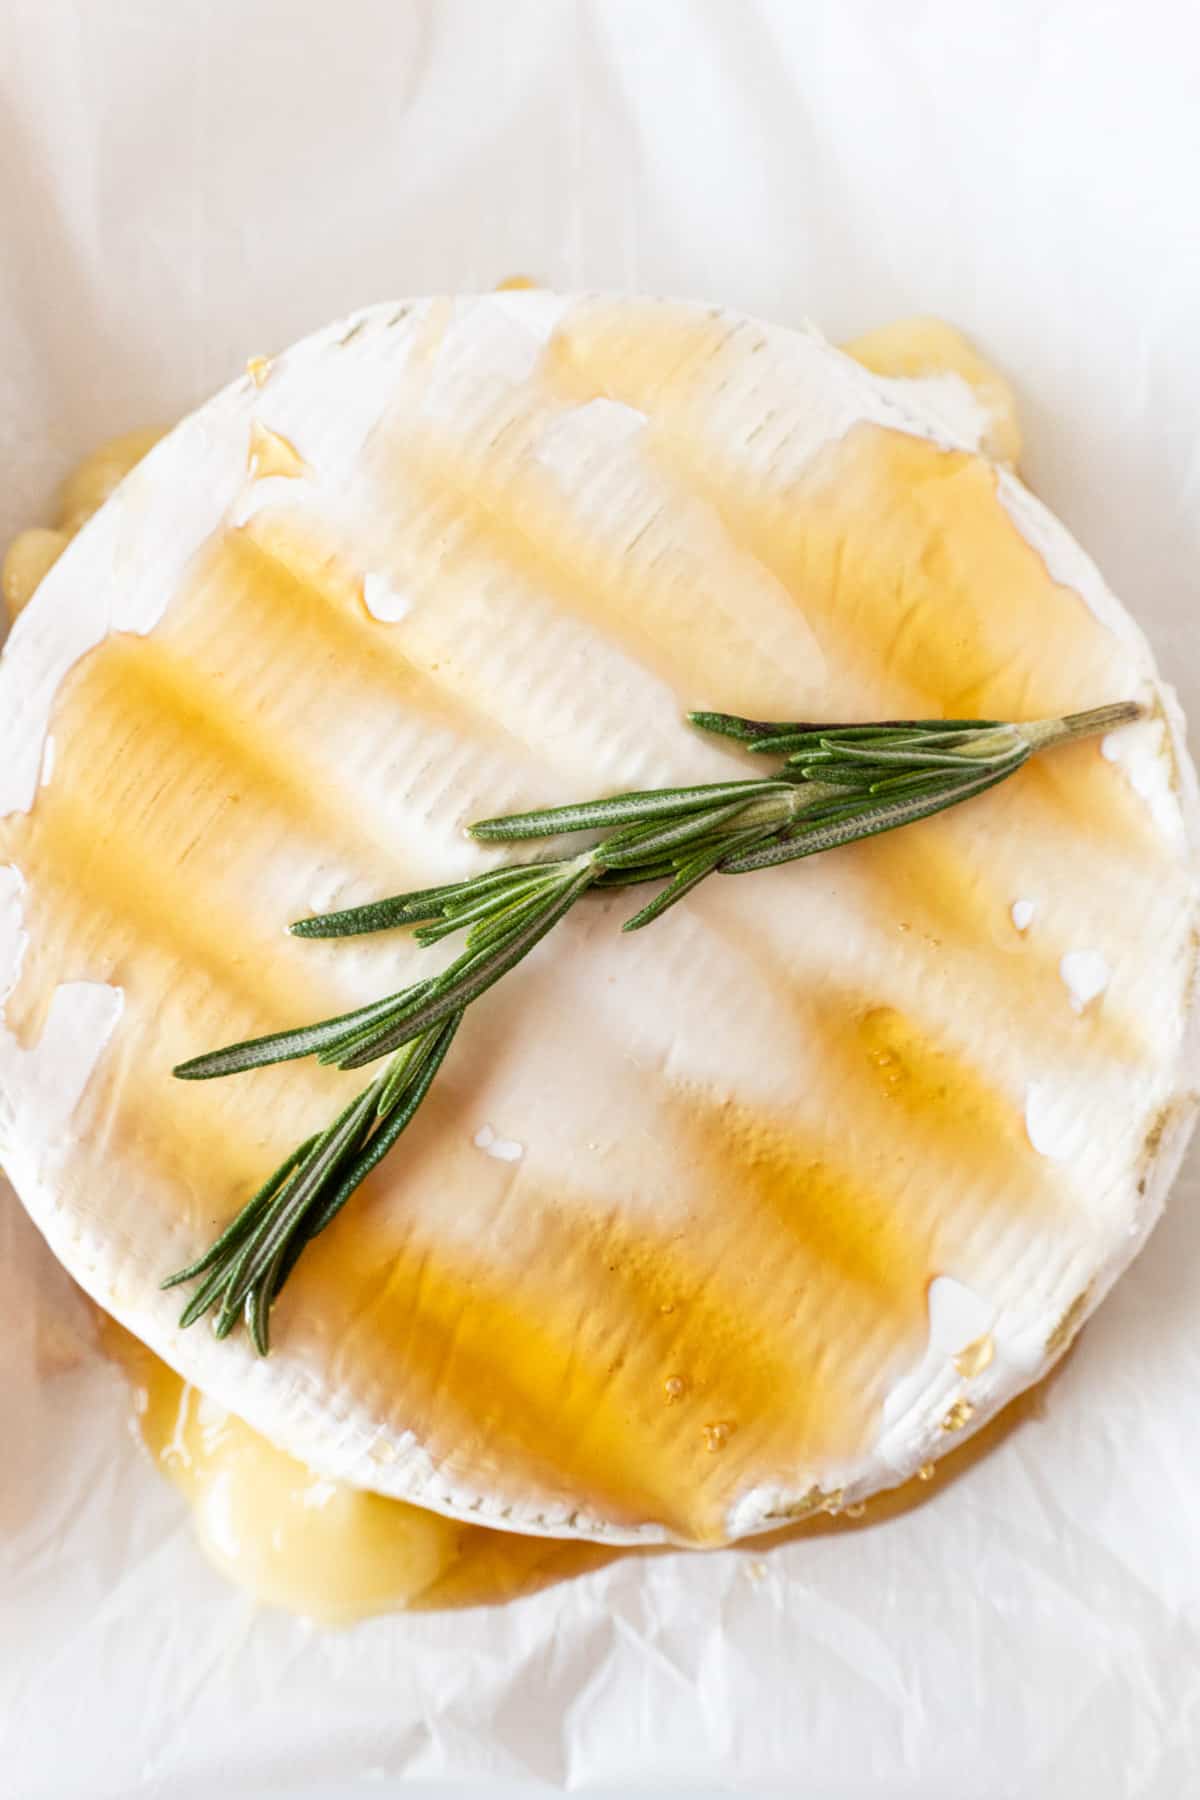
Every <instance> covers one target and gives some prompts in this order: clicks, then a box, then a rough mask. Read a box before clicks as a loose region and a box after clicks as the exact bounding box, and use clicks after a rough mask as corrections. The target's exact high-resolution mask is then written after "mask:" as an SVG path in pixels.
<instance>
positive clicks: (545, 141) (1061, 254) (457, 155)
mask: <svg viewBox="0 0 1200 1800" xmlns="http://www.w3.org/2000/svg"><path fill="white" fill-rule="evenodd" d="M1198 68H1200V32H1198V29H1197V15H1196V13H1195V11H1194V8H1193V7H1192V5H1191V4H1190V0H1178V3H1176V4H1172V3H1171V0H1139V3H1138V4H1137V5H1136V6H1128V5H1126V4H1123V3H1121V4H1110V3H1106V0H1060V3H1057V4H1055V3H1053V0H1008V4H1007V5H1006V6H1004V7H1003V8H1000V7H990V6H989V7H985V6H983V5H972V4H965V5H964V4H962V3H961V0H926V3H925V4H920V5H918V4H916V3H915V0H914V3H911V4H906V3H903V0H881V3H880V4H871V3H866V0H826V3H821V0H775V3H774V4H771V3H768V0H758V3H755V0H590V3H588V0H579V3H578V4H572V3H571V0H425V3H422V0H336V3H328V4H316V3H315V0H307V3H306V0H172V3H170V4H167V3H165V0H108V3H107V4H101V3H100V0H74V3H72V0H3V3H2V4H0V220H2V222H3V234H2V238H0V370H2V374H3V383H2V387H0V394H2V396H3V403H2V404H0V472H2V475H3V479H2V480H0V537H7V535H8V534H9V533H10V532H11V531H12V530H14V529H15V528H16V527H18V526H20V525H24V524H26V523H30V522H33V521H35V520H36V519H38V518H39V517H41V516H43V515H44V512H45V509H46V507H47V504H48V500H49V497H50V494H51V492H52V490H53V487H54V484H55V483H56V481H57V480H58V479H59V477H60V476H61V475H62V474H63V473H64V471H65V470H66V469H67V467H68V466H69V465H70V464H71V462H72V460H73V459H74V458H75V457H77V456H78V455H79V454H81V453H83V452H84V451H86V450H87V449H88V448H90V447H91V446H92V445H93V444H94V443H96V442H97V441H98V440H99V439H100V438H102V437H104V436H106V435H109V434H110V433H112V432H115V431H118V430H123V429H126V428H128V427H131V426H134V425H141V424H145V423H148V422H153V421H156V420H168V421H169V420H172V419H174V418H175V417H176V416H177V415H178V414H179V413H181V412H182V411H183V410H185V409H186V408H188V407H189V406H191V405H192V404H194V403H195V402H196V401H198V400H199V399H201V398H202V397H203V396H204V395H205V394H206V393H207V392H209V391H210V390H211V389H213V388H215V387H216V386H218V385H219V384H220V383H222V382H223V381H225V380H226V379H227V378H228V377H229V376H230V375H231V374H232V373H233V372H234V371H235V370H236V369H237V368H238V367H239V366H240V364H241V363H242V361H243V360H244V358H245V357H246V356H247V355H248V354H250V353H252V352H260V351H270V350H272V349H274V348H276V347H278V346H280V345H282V344H284V343H286V342H288V341H290V340H291V339H293V338H295V337H296V336H298V335H299V334H300V333H302V332H303V331H305V330H306V329H307V328H309V327H312V326H315V325H317V324H319V323H320V322H321V321H322V320H324V319H325V318H327V317H332V316H334V315H336V314H338V313H341V312H345V311H347V310H349V309H350V308H352V307H353V306H355V305H358V304H361V303H363V302H366V301H370V300H375V299H380V298H384V297H387V296H389V295H406V294H412V293H420V292H425V291H429V290H434V289H467V288H473V287H488V286H491V285H492V284H493V283H494V282H495V281H496V280H498V279H499V278H501V277H502V276H504V275H506V274H511V273H514V272H517V271H527V272H529V273H532V274H534V275H537V276H539V277H541V278H543V279H544V280H546V281H548V282H550V283H553V284H554V285H557V286H561V287H565V288H581V287H617V288H638V289H643V290H647V291H657V292H669V293H673V294H681V295H692V296H703V297H708V298H711V299H713V300H719V301H723V302H727V303H730V304H733V305H737V306H741V307H744V308H746V309H747V310H750V311H756V312H759V313H762V314H765V315H768V316H770V317H773V318H778V319H782V320H785V321H795V320H798V319H800V318H802V317H804V316H810V317H812V318H814V319H816V320H817V321H818V322H819V323H820V324H821V325H822V326H823V327H824V328H825V329H826V330H827V331H828V332H829V334H830V335H831V336H833V337H835V338H837V337H843V336H850V335H852V334H854V333H855V332H858V331H861V330H863V329H866V328H867V327H869V326H873V325H876V324H880V323H883V322H884V321H886V320H888V319H890V318H892V317H895V316H898V315H902V314H905V313H913V312H935V313H940V314H942V315H943V316H945V317H947V318H949V319H951V320H952V321H954V322H956V323H958V324H959V325H961V326H962V327H964V328H965V329H966V330H967V331H969V332H970V333H971V334H972V335H973V336H975V337H976V339H977V340H978V341H979V343H980V345H981V346H982V347H983V348H984V349H985V351H986V352H988V353H989V354H990V355H991V356H992V357H994V358H995V359H996V360H997V361H998V362H999V363H1000V365H1001V366H1002V367H1004V368H1005V369H1007V370H1008V371H1009V372H1010V373H1011V374H1012V375H1013V376H1014V377H1015V379H1016V382H1017V386H1018V390H1019V393H1020V396H1021V400H1022V406H1023V413H1024V419H1025V424H1026V431H1027V440H1028V446H1027V453H1026V456H1025V465H1024V466H1025V469H1026V472H1027V474H1028V477H1029V479H1030V481H1031V482H1032V485H1033V486H1034V487H1035V488H1036V489H1038V491H1040V493H1041V494H1042V495H1043V496H1044V498H1046V499H1047V500H1048V501H1049V502H1050V504H1051V505H1052V506H1053V507H1054V508H1055V509H1056V510H1057V511H1059V512H1060V513H1061V514H1062V515H1063V516H1064V517H1065V518H1066V519H1067V520H1068V522H1069V523H1070V524H1071V525H1072V526H1073V528H1074V529H1075V531H1076V532H1077V534H1078V535H1079V536H1080V537H1081V538H1082V540H1083V542H1084V543H1085V544H1086V545H1087V546H1088V547H1089V549H1090V550H1091V551H1092V552H1093V554H1094V555H1095V556H1096V557H1097V559H1098V561H1099V562H1100V564H1101V566H1102V567H1103V568H1104V570H1105V572H1106V573H1107V575H1108V576H1109V578H1110V580H1111V581H1112V583H1113V585H1114V586H1115V587H1116V589H1117V591H1118V592H1119V593H1120V594H1121V595H1122V596H1123V597H1124V598H1125V600H1126V601H1127V603H1128V604H1129V605H1130V606H1131V607H1132V609H1133V610H1134V611H1135V612H1136V613H1137V614H1138V616H1139V617H1140V618H1141V619H1142V621H1143V623H1144V624H1145V625H1146V627H1147V629H1148V631H1149V633H1150V636H1151V638H1152V640H1153V641H1154V643H1155V646H1156V648H1157V651H1158V653H1159V656H1160V658H1161V660H1162V662H1163V664H1164V666H1165V667H1166V669H1167V671H1168V672H1169V673H1170V675H1171V676H1172V678H1173V679H1174V680H1175V682H1176V683H1177V685H1178V687H1179V689H1180V691H1181V694H1182V697H1183V699H1184V703H1185V705H1186V706H1188V707H1189V709H1190V711H1191V713H1192V716H1193V718H1197V719H1200V628H1198V625H1197V601H1198V597H1200V575H1198V571H1200V431H1198V422H1200V351H1198V348H1197V344H1198V337H1197V320H1200V201H1198V198H1197V174H1198V171H1200V107H1198V105H1197V95H1198V88H1197V83H1198V79H1200V78H1198V76H1197V69H1198ZM1198 1205H1200V1163H1198V1162H1197V1159H1196V1157H1195V1155H1193V1157H1192V1159H1191V1160H1190V1162H1189V1164H1188V1167H1187V1169H1186V1171H1185V1173H1184V1176H1183V1178H1182V1179H1181V1180H1180V1182H1179V1184H1178V1187H1177V1189H1176V1192H1175V1196H1174V1200H1173V1203H1172V1206H1171V1209H1170V1211H1169V1213H1168V1216H1167V1218H1166V1220H1165V1222H1164V1223H1163V1224H1162V1226H1160V1228H1159V1230H1158V1232H1157V1233H1156V1235H1155V1237H1154V1238H1153V1240H1152V1242H1151V1244H1150V1247H1149V1248H1148V1250H1147V1251H1146V1252H1145V1254H1144V1255H1143V1256H1142V1258H1141V1260H1140V1261H1139V1263H1138V1264H1137V1266H1136V1267H1135V1268H1134V1269H1133V1271H1132V1272H1131V1273H1130V1274H1129V1275H1128V1276H1127V1277H1126V1279H1125V1280H1124V1281H1123V1282H1122V1283H1121V1285H1120V1286H1119V1288H1118V1290H1117V1292H1116V1293H1115V1295H1114V1296H1113V1297H1112V1299H1111V1300H1110V1301H1109V1302H1108V1303H1107V1304H1106V1306H1105V1307H1104V1308H1103V1310H1102V1313H1101V1315H1100V1316H1099V1317H1098V1318H1097V1319H1096V1321H1095V1322H1094V1323H1093V1324H1092V1325H1091V1326H1089V1328H1088V1329H1087V1331H1086V1332H1085V1334H1084V1338H1083V1341H1082V1342H1081V1344H1080V1346H1079V1348H1078V1350H1077V1351H1076V1353H1075V1354H1074V1356H1073V1357H1072V1359H1071V1361H1070V1363H1069V1365H1068V1366H1067V1368H1066V1369H1065V1370H1064V1372H1063V1374H1062V1375H1061V1377H1060V1378H1059V1379H1058V1380H1056V1381H1055V1382H1054V1384H1053V1385H1052V1387H1051V1389H1050V1391H1049V1394H1048V1396H1047V1404H1046V1410H1045V1415H1044V1416H1043V1417H1041V1418H1033V1419H1030V1420H1028V1421H1027V1422H1026V1423H1025V1424H1023V1425H1022V1426H1021V1427H1020V1428H1019V1429H1018V1430H1017V1431H1016V1432H1015V1433H1013V1434H1012V1435H1011V1436H1010V1437H1009V1438H1008V1440H1007V1441H1006V1442H1005V1443H1004V1444H1003V1445H1001V1447H1000V1448H999V1449H997V1450H996V1451H995V1453H994V1454H992V1455H991V1456H990V1457H988V1458H987V1459H985V1460H984V1461H982V1462H980V1463H979V1464H978V1465H977V1466H975V1467H974V1468H973V1469H971V1470H970V1471H969V1472H968V1473H967V1474H966V1475H964V1476H963V1477H962V1478H961V1479H959V1480H957V1481H954V1482H951V1483H946V1484H942V1485H940V1486H939V1484H936V1483H935V1484H934V1489H935V1491H934V1493H933V1497H932V1498H931V1500H930V1502H929V1503H928V1504H927V1505H926V1506H924V1507H922V1508H920V1509H919V1510H917V1511H915V1512H912V1513H910V1514H908V1515H906V1516H905V1517H902V1518H899V1519H897V1520H895V1521H893V1522H891V1523H889V1524H887V1525H880V1526H877V1527H873V1528H870V1529H865V1530H860V1531H857V1532H854V1533H847V1534H844V1535H836V1536H829V1537H823V1538H815V1539H812V1540H810V1541H807V1542H802V1543H796V1544H792V1545H790V1546H788V1547H787V1548H783V1549H776V1550H772V1551H770V1552H768V1553H766V1554H765V1555H764V1556H763V1557H762V1558H761V1559H757V1558H755V1557H753V1556H747V1555H744V1554H717V1555H711V1556H706V1557H699V1556H692V1557H683V1556H671V1557H663V1558H660V1559H656V1560H653V1561H649V1562H636V1561H635V1562H624V1563H621V1562H618V1563H615V1564H613V1565H612V1566H610V1567H609V1568H607V1569H604V1570H602V1571H600V1572H599V1573H597V1574H594V1575H592V1576H590V1577H587V1578H586V1579H582V1580H579V1581H576V1582H574V1583H571V1584H565V1585H562V1586H559V1587H556V1588H553V1589H551V1590H549V1591H547V1592H544V1593H542V1594H540V1595H538V1596H536V1597H533V1598H530V1599H527V1600H524V1601H521V1602H519V1603H517V1604H515V1605H513V1606H510V1607H508V1608H505V1609H498V1610H491V1611H483V1610H480V1611H474V1612H466V1613H456V1614H448V1615H440V1616H411V1617H398V1618H392V1619H385V1620H379V1621H375V1622H373V1623H370V1624H367V1625H364V1626H361V1627H359V1628H357V1629H356V1630H354V1631H352V1632H349V1633H345V1634H341V1635H322V1634H320V1633H318V1632H314V1631H313V1630H311V1629H310V1628H307V1627H305V1626H303V1625H301V1624H298V1623H296V1622H294V1621H292V1620H289V1619H286V1618H284V1617H282V1616H280V1615H277V1614H271V1613H263V1612H260V1613H256V1612H255V1611H254V1609H253V1608H252V1607H251V1606H250V1604H249V1603H248V1602H247V1601H246V1600H245V1599H244V1597H242V1596H241V1595H239V1594H238V1593H236V1592H235V1591H234V1590H232V1589H231V1588H229V1587H227V1586H226V1585H225V1584H223V1582H222V1581H221V1580H220V1579H219V1578H218V1577H217V1576H216V1575H214V1574H212V1573H211V1572H210V1571H209V1570H208V1568H207V1567H206V1565H205V1564H204V1563H203V1562H202V1561H201V1560H200V1558H199V1555H198V1553H197V1552H196V1551H195V1549H194V1547H193V1545H192V1543H191V1539H190V1533H189V1529H188V1525H187V1520H186V1517H185V1514H184V1510H183V1506H182V1502H181V1501H180V1500H179V1499H178V1497H177V1496H176V1495H175V1494H174V1492H173V1491H172V1490H170V1489H168V1488H167V1487H166V1486H165V1485H164V1484H163V1482H162V1481H161V1480H160V1479H159V1477H158V1476H157V1474H156V1473H155V1472H154V1471H153V1470H152V1469H151V1467H150V1466H149V1464H148V1463H147V1462H146V1461H145V1459H144V1458H143V1457H142V1456H141V1455H140V1454H139V1452H138V1449H137V1446H136V1445H135V1443H134V1442H133V1440H132V1438H131V1436H130V1434H129V1431H128V1401H127V1397H126V1395H125V1392H124V1390H123V1389H122V1387H121V1386H120V1384H119V1383H118V1382H117V1380H116V1379H115V1378H114V1377H113V1376H112V1375H111V1374H110V1373H109V1372H108V1370H107V1369H106V1367H105V1366H104V1365H103V1363H102V1361H101V1360H100V1358H99V1357H98V1355H97V1354H96V1352H95V1351H94V1349H93V1348H91V1346H90V1343H89V1340H88V1335H87V1332H88V1327H87V1319H86V1314H85V1312H84V1311H83V1309H82V1308H81V1307H80V1305H79V1303H78V1301H77V1299H76V1298H75V1296H74V1294H73V1291H72V1289H71V1287H70V1284H69V1283H68V1282H67V1280H66V1278H65V1277H64V1276H62V1275H61V1274H60V1273H59V1271H58V1270H57V1269H56V1267H55V1266H54V1265H53V1264H52V1262H51V1261H50V1259H49V1256H48V1254H47V1253H46V1252H45V1251H44V1249H43V1248H42V1246H41V1243H40V1240H39V1239H38V1238H37V1237H36V1234H35V1233H34V1231H33V1230H32V1227H30V1226H29V1225H28V1224H27V1223H26V1221H25V1219H24V1217H23V1215H21V1214H20V1212H19V1209H18V1208H17V1206H16V1203H15V1201H14V1200H13V1199H12V1197H11V1195H10V1194H8V1193H7V1191H0V1444H2V1446H3V1457H2V1462H0V1795H3V1796H5V1800H9V1797H11V1800H41V1797H43V1796H56V1797H57V1796H71V1797H74V1796H83V1797H85V1800H101V1797H104V1800H108V1797H109V1796H111V1797H113V1800H126V1797H131V1796H138V1797H141V1796H147V1797H148V1796H170V1797H171V1800H177V1797H178V1800H185V1797H190V1796H192V1795H196V1796H200V1795H204V1796H206V1797H207V1796H209V1795H210V1794H212V1793H213V1792H216V1793H219V1794H221V1795H222V1796H225V1797H228V1800H237V1797H238V1796H242V1795H247V1796H249V1795H255V1796H272V1795H287V1796H293V1795H295V1796H303V1797H304V1800H317V1797H318V1796H320V1797H324V1796H335V1795H337V1796H341V1795H346V1794H349V1793H354V1792H356V1791H358V1788H359V1786H360V1785H361V1786H362V1789H363V1791H364V1793H375V1792H383V1793H389V1792H396V1791H400V1790H403V1791H404V1793H405V1794H409V1793H414V1794H419V1793H430V1794H434V1793H436V1794H439V1795H440V1794H446V1793H455V1794H459V1793H461V1794H477V1793H478V1794H483V1793H486V1794H488V1795H505V1794H509V1793H512V1794H517V1793H520V1794H522V1795H525V1794H534V1793H542V1792H546V1791H553V1790H554V1789H556V1788H571V1789H574V1790H581V1791H587V1792H590V1793H610V1792H611V1793H614V1794H615V1793H618V1792H619V1793H621V1794H626V1793H629V1792H638V1791H641V1792H654V1793H662V1792H665V1791H675V1792H686V1793H689V1794H699V1793H709V1792H716V1791H730V1790H733V1791H736V1792H739V1793H741V1792H744V1793H752V1794H768V1793H772V1794H773V1793H786V1794H789V1795H797V1796H801V1797H802V1800H898V1797H900V1796H909V1795H912V1796H917V1795H920V1796H922V1797H923V1800H1010V1797H1011V1800H1040V1797H1041V1796H1055V1797H1056V1800H1057V1797H1060V1796H1065V1797H1066V1800H1074V1796H1076V1795H1079V1796H1083V1795H1087V1796H1089V1797H1090V1800H1127V1797H1132V1796H1136V1797H1138V1800H1143V1797H1144V1800H1179V1797H1185V1796H1188V1795H1190V1794H1193V1793H1196V1792H1197V1791H1198V1790H1200V1626H1198V1619H1200V1532H1198V1530H1197V1516H1198V1514H1200V1432H1198V1430H1197V1417H1198V1402H1200V1214H1198V1211H1197V1208H1198ZM81 1345H82V1350H80V1346H81Z"/></svg>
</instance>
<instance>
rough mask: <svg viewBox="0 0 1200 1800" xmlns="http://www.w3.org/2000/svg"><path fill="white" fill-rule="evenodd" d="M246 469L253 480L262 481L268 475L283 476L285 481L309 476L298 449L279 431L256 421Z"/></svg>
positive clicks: (251, 435) (251, 433)
mask: <svg viewBox="0 0 1200 1800" xmlns="http://www.w3.org/2000/svg"><path fill="white" fill-rule="evenodd" d="M246 467H247V469H248V470H249V472H250V475H251V477H252V479H254V480H255V481H261V480H262V479H263V477H264V476H266V475H281V476H283V477H284V478H285V479H291V480H295V479H296V477H297V476H300V475H307V473H308V465H307V464H306V463H305V461H304V458H303V457H302V456H301V454H300V452H299V451H298V450H297V449H296V446H295V445H294V444H289V443H288V441H287V439H286V438H285V437H280V435H279V433H278V432H277V431H270V430H268V428H267V427H266V426H265V425H260V424H259V422H258V420H257V419H255V421H254V423H253V425H251V427H250V448H249V451H248V452H247V456H246Z"/></svg>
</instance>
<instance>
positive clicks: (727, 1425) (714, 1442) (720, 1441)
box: [704, 1419, 737, 1453]
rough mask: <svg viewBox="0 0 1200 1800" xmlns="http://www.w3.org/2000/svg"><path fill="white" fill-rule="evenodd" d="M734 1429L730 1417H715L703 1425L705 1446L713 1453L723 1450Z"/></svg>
mask: <svg viewBox="0 0 1200 1800" xmlns="http://www.w3.org/2000/svg"><path fill="white" fill-rule="evenodd" d="M736 1430H737V1426H736V1425H735V1424H734V1422H733V1420H732V1419H715V1420H714V1421H713V1423H712V1424H711V1425H706V1426H705V1427H704V1445H705V1448H706V1449H707V1450H709V1451H711V1452H713V1453H715V1452H716V1451H718V1450H723V1449H724V1448H725V1446H726V1444H727V1443H728V1442H729V1440H730V1438H731V1437H732V1436H733V1434H734V1432H735V1431H736Z"/></svg>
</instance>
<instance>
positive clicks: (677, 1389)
mask: <svg viewBox="0 0 1200 1800" xmlns="http://www.w3.org/2000/svg"><path fill="white" fill-rule="evenodd" d="M687 1391H688V1384H687V1378H686V1377H685V1376H683V1375H668V1376H667V1379H666V1380H665V1381H664V1382H663V1393H664V1395H665V1396H666V1401H667V1405H668V1406H674V1404H675V1402H676V1401H677V1400H682V1399H683V1396H684V1395H685V1394H686V1393H687Z"/></svg>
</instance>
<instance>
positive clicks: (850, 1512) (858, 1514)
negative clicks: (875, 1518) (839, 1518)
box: [846, 1500, 867, 1519]
mask: <svg viewBox="0 0 1200 1800" xmlns="http://www.w3.org/2000/svg"><path fill="white" fill-rule="evenodd" d="M866 1510H867V1507H866V1502H865V1501H863V1500H856V1501H855V1502H854V1505H853V1506H848V1507H847V1508H846V1517H847V1518H848V1519H861V1518H862V1517H863V1515H864V1513H865V1512H866Z"/></svg>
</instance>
